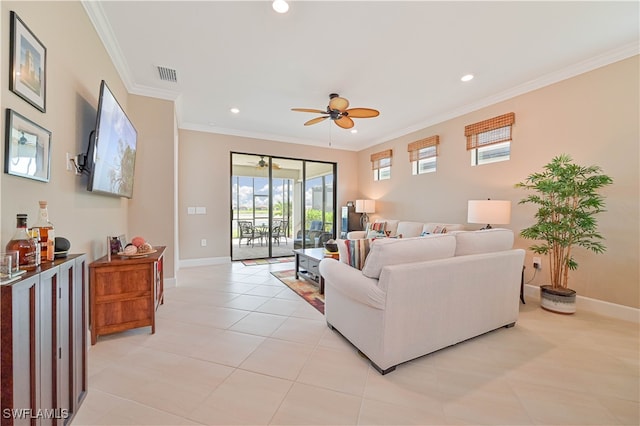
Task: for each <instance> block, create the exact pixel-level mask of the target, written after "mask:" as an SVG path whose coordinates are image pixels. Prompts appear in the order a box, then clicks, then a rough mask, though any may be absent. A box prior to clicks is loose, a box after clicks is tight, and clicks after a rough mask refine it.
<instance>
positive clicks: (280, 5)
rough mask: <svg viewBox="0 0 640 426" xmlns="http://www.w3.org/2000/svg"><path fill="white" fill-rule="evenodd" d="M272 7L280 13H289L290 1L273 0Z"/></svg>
mask: <svg viewBox="0 0 640 426" xmlns="http://www.w3.org/2000/svg"><path fill="white" fill-rule="evenodd" d="M271 7H273V10H275V11H276V12H278V13H287V12H288V11H289V3H287V2H286V1H285V0H273V3H272V4H271Z"/></svg>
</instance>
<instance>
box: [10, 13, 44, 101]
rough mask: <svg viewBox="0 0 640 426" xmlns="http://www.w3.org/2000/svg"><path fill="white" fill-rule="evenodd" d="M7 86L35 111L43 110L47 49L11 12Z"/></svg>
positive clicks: (15, 14)
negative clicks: (34, 108)
mask: <svg viewBox="0 0 640 426" xmlns="http://www.w3.org/2000/svg"><path fill="white" fill-rule="evenodd" d="M10 39H11V40H10V43H11V58H10V61H9V62H10V69H9V88H10V89H11V91H12V92H14V93H15V94H17V95H18V96H20V97H21V98H22V99H24V100H25V101H27V102H29V103H30V104H31V105H33V106H34V107H36V108H37V109H38V110H40V111H42V112H45V111H46V93H47V90H46V89H47V48H46V47H44V45H43V44H42V43H41V42H40V40H38V38H37V37H36V36H35V34H33V33H32V32H31V30H30V29H29V28H28V27H27V26H26V25H25V23H24V22H23V21H22V19H20V17H19V16H18V14H17V13H15V12H14V11H11V37H10Z"/></svg>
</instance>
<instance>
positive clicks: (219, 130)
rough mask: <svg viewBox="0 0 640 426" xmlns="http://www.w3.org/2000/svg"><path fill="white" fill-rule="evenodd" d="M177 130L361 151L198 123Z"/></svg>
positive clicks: (181, 126)
mask: <svg viewBox="0 0 640 426" xmlns="http://www.w3.org/2000/svg"><path fill="white" fill-rule="evenodd" d="M179 128H180V129H184V130H194V131H197V132H203V133H213V134H217V135H227V136H238V137H244V138H251V139H260V140H268V141H273V142H282V143H294V144H298V145H310V146H317V147H320V148H332V149H341V150H345V151H360V150H361V148H360V147H357V146H351V145H343V144H339V143H335V142H333V143H332V144H331V146H329V145H328V143H327V141H323V142H319V141H314V140H305V139H298V138H292V137H289V136H282V135H272V134H268V133H260V132H245V131H241V130H237V129H229V128H225V127H216V126H206V125H203V124H199V123H181V124H180V125H179Z"/></svg>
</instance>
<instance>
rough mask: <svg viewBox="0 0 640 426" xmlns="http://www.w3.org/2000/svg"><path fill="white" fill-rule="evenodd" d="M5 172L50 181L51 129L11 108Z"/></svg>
mask: <svg viewBox="0 0 640 426" xmlns="http://www.w3.org/2000/svg"><path fill="white" fill-rule="evenodd" d="M5 127H6V144H5V151H4V172H5V173H8V174H10V175H15V176H21V177H25V178H29V179H35V180H39V181H42V182H49V175H50V166H51V132H50V131H48V130H47V129H45V128H43V127H40V126H38V125H37V124H36V123H34V122H33V121H31V120H29V119H28V118H26V117H23V116H22V115H20V114H18V113H17V112H15V111H13V110H11V109H7V119H6V126H5Z"/></svg>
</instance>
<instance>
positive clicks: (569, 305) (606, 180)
mask: <svg viewBox="0 0 640 426" xmlns="http://www.w3.org/2000/svg"><path fill="white" fill-rule="evenodd" d="M611 183H613V180H612V179H611V178H610V177H609V176H607V175H604V174H602V169H601V168H600V167H598V166H589V167H583V166H580V165H577V164H574V163H573V160H572V159H571V157H570V156H568V155H566V154H563V155H560V156H558V157H555V158H554V159H553V160H552V161H551V162H550V163H549V164H547V165H546V166H544V171H542V172H540V173H533V174H531V175H529V176H528V177H527V179H526V180H525V181H524V182H520V183H517V184H516V188H524V189H527V190H532V191H534V194H531V195H529V196H527V197H526V198H524V199H522V200H520V202H519V204H527V203H531V204H535V205H537V206H538V211H537V213H536V214H535V218H536V223H535V224H534V225H532V226H530V227H528V228H525V229H523V230H522V231H521V232H520V235H521V236H522V237H524V238H527V239H532V240H539V241H542V243H540V244H534V245H532V246H531V247H530V249H531V250H532V251H533V252H534V253H537V254H543V255H548V256H549V279H550V281H551V283H550V285H543V286H541V287H540V299H541V306H542V308H544V309H546V310H550V311H553V312H559V313H566V314H572V313H574V312H575V311H576V306H575V298H576V292H575V291H574V290H572V289H570V288H569V287H568V285H569V270H574V269H577V268H578V263H577V262H576V261H575V259H574V257H573V249H574V248H575V247H583V248H586V249H588V250H591V251H592V252H594V253H602V252H604V251H605V249H606V247H605V246H604V244H603V243H602V240H603V239H604V238H603V237H602V235H600V234H599V233H598V229H597V221H596V217H595V216H596V214H597V213H600V212H602V211H605V210H604V198H603V197H602V195H600V194H598V190H599V189H600V188H602V187H604V186H606V185H610V184H611Z"/></svg>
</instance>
